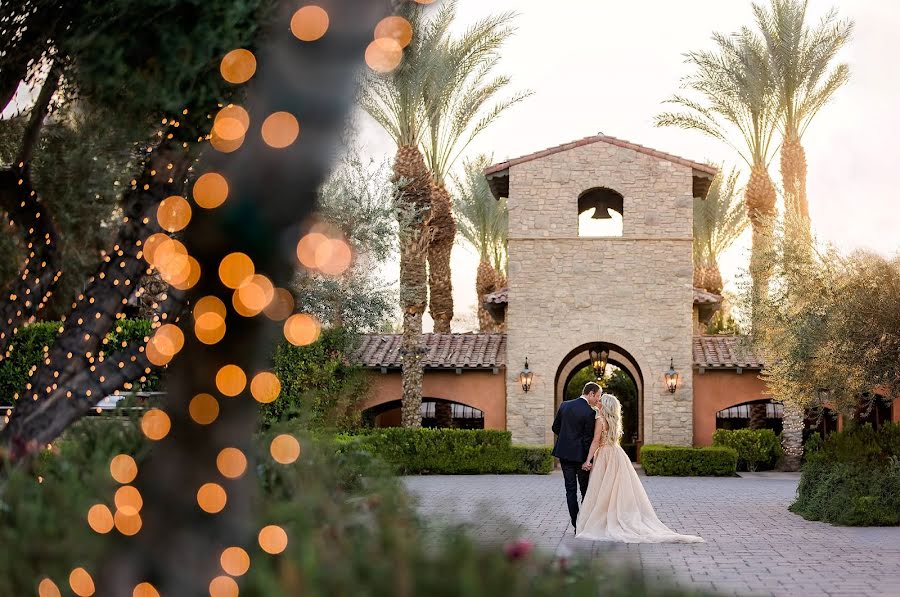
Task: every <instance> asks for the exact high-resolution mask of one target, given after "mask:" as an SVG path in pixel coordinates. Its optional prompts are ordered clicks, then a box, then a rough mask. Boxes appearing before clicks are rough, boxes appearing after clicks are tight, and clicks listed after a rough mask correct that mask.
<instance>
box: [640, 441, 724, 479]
mask: <svg viewBox="0 0 900 597" xmlns="http://www.w3.org/2000/svg"><path fill="white" fill-rule="evenodd" d="M641 466H643V467H644V472H645V473H647V474H648V475H664V476H671V477H693V476H698V477H699V476H703V477H706V476H715V477H729V476H733V475H734V474H735V471H736V470H737V452H736V451H735V450H734V448H726V447H721V446H713V447H705V448H684V447H680V446H661V445H654V444H649V445H646V446H644V447H643V448H641Z"/></svg>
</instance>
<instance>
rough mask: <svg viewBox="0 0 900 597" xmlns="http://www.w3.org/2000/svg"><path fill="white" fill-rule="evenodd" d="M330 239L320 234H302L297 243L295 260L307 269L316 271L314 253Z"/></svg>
mask: <svg viewBox="0 0 900 597" xmlns="http://www.w3.org/2000/svg"><path fill="white" fill-rule="evenodd" d="M329 240H330V239H329V238H328V237H327V236H325V235H324V234H322V233H321V232H310V233H309V234H304V235H303V238H301V239H300V242H298V243H297V259H299V260H300V263H301V264H303V267H305V268H307V269H316V251H317V250H318V248H319V247H320V246H321V245H323V244H324V243H327V242H328V241H329Z"/></svg>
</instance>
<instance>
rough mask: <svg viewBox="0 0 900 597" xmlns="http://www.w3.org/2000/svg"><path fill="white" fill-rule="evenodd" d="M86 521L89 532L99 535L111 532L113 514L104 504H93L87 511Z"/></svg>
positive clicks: (113, 523) (113, 524)
mask: <svg viewBox="0 0 900 597" xmlns="http://www.w3.org/2000/svg"><path fill="white" fill-rule="evenodd" d="M87 521H88V525H89V526H90V527H91V530H92V531H94V532H95V533H100V534H101V535H105V534H106V533H108V532H110V531H111V530H113V526H115V522H114V521H113V514H112V512H111V511H110V509H109V508H108V507H107V506H105V505H104V504H94V505H93V506H91V509H90V510H88V515H87Z"/></svg>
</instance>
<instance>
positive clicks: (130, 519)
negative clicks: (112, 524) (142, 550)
mask: <svg viewBox="0 0 900 597" xmlns="http://www.w3.org/2000/svg"><path fill="white" fill-rule="evenodd" d="M115 519H116V530H117V531H119V532H120V533H122V534H123V535H125V536H126V537H131V536H133V535H137V534H138V533H139V532H140V530H141V527H142V526H144V521H143V520H141V515H140V514H132V515H131V516H129V515H127V514H125V513H124V512H122V511H121V510H118V511H117V512H116V517H115Z"/></svg>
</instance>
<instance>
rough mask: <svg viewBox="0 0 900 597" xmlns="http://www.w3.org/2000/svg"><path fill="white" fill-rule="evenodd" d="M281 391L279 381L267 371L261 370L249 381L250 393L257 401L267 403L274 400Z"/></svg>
mask: <svg viewBox="0 0 900 597" xmlns="http://www.w3.org/2000/svg"><path fill="white" fill-rule="evenodd" d="M280 393H281V382H280V381H278V377H277V376H276V375H275V374H274V373H271V372H269V371H262V372H260V373H257V374H256V375H254V376H253V379H252V380H251V381H250V394H251V395H252V396H253V398H254V399H255V400H256V401H257V402H261V403H263V404H268V403H270V402H274V401H275V399H276V398H278V395H279V394H280Z"/></svg>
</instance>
